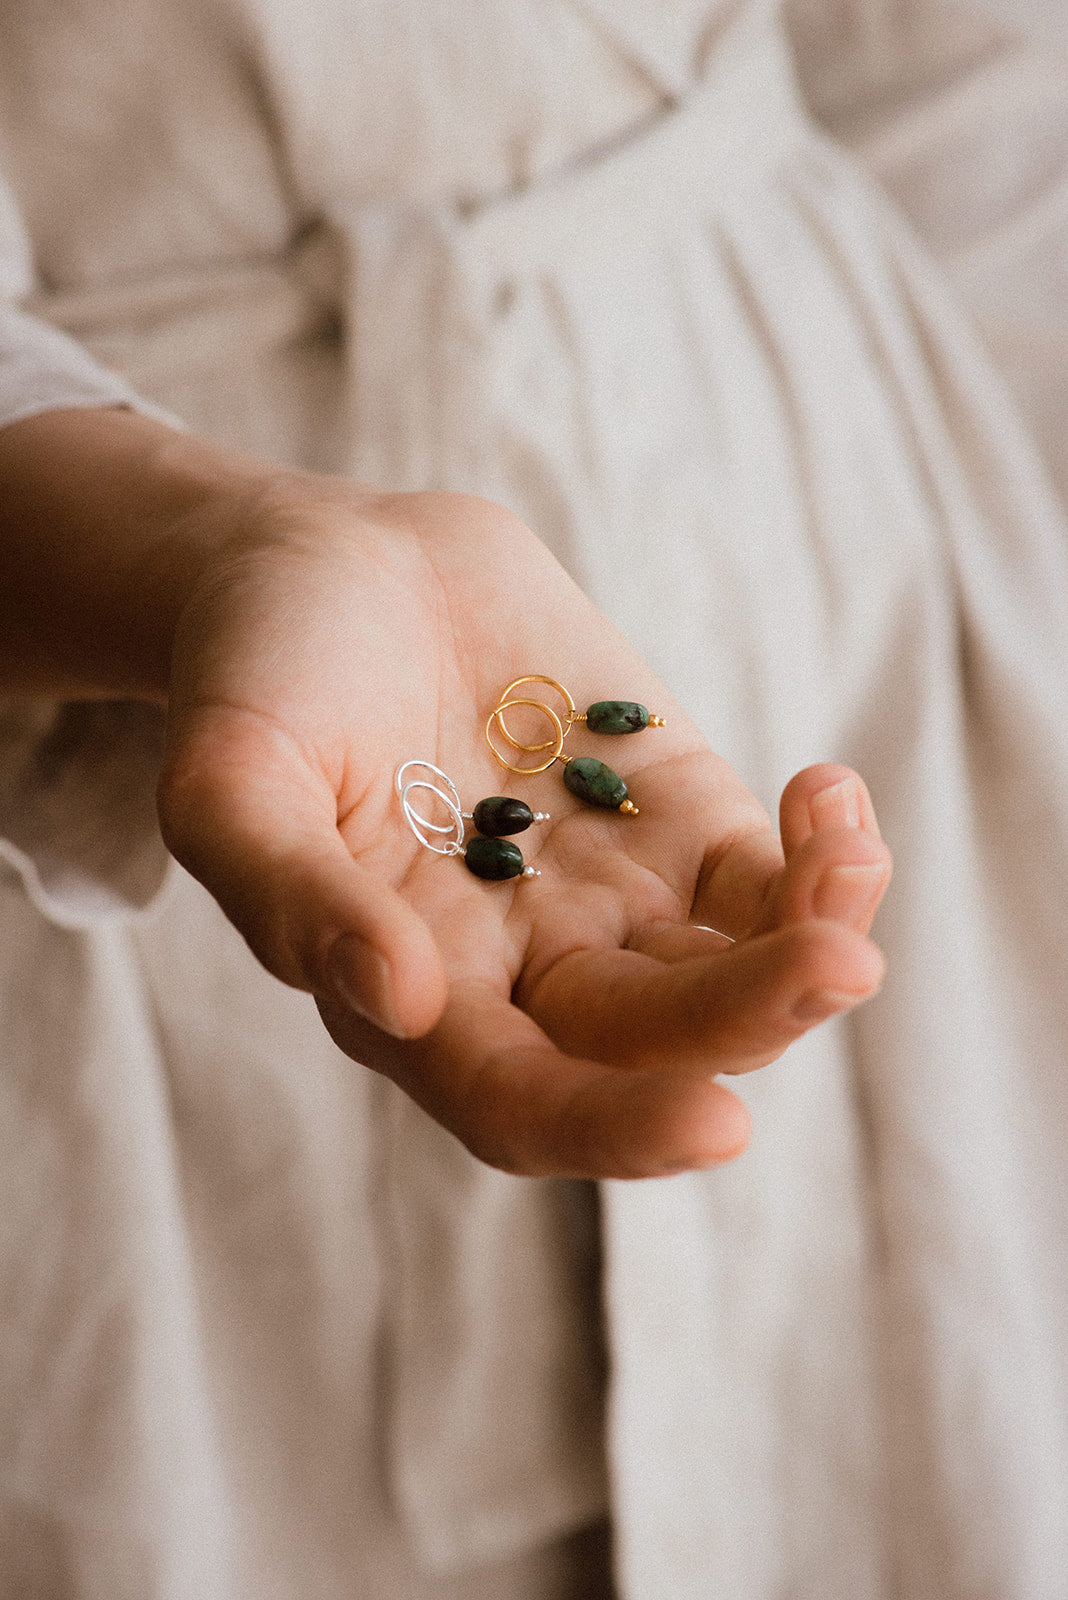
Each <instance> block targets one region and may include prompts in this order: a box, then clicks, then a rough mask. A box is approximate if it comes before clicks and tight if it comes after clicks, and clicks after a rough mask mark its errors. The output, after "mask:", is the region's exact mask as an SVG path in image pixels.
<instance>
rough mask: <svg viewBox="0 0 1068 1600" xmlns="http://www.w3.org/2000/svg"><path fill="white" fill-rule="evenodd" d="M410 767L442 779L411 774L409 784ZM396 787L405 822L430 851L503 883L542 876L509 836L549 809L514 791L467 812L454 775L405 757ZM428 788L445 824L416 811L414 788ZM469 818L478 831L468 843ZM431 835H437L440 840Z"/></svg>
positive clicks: (546, 816) (539, 819) (490, 798)
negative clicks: (537, 808)
mask: <svg viewBox="0 0 1068 1600" xmlns="http://www.w3.org/2000/svg"><path fill="white" fill-rule="evenodd" d="M410 767H422V768H424V769H425V770H426V771H429V772H432V773H434V775H435V777H437V778H438V779H440V783H435V782H434V781H433V779H431V778H412V779H410V780H409V781H408V782H407V783H406V782H405V781H404V775H405V773H406V772H407V771H408V769H409V768H410ZM393 786H394V789H395V790H396V792H397V794H398V796H399V797H400V803H401V809H402V810H403V812H404V816H405V820H406V821H407V823H408V826H409V828H411V830H412V832H413V833H414V835H415V837H416V838H417V839H418V840H419V843H420V844H421V845H424V846H425V847H426V849H427V850H433V852H434V854H435V855H439V856H459V855H462V856H463V858H464V864H465V865H466V867H467V868H468V870H469V871H470V872H473V873H474V874H475V877H476V878H486V879H489V880H491V881H495V882H502V881H504V880H505V879H508V878H540V877H541V873H540V872H538V871H537V869H536V868H535V867H530V866H526V865H525V864H524V861H523V852H522V851H521V850H520V848H519V846H518V845H514V844H511V843H510V842H509V840H508V838H507V837H506V835H508V834H514V833H522V832H524V830H525V829H527V828H529V827H530V826H531V825H532V823H535V822H548V820H549V813H548V812H547V811H532V810H531V809H530V807H529V806H528V805H527V804H526V802H525V801H523V800H516V799H514V798H513V797H512V796H511V795H500V794H495V795H488V796H487V797H486V799H484V800H480V801H479V802H478V804H477V805H476V807H475V809H474V811H473V812H472V811H463V810H461V807H460V794H459V791H458V789H457V787H456V785H455V784H454V783H453V781H452V779H451V778H450V777H449V776H448V775H447V774H446V773H444V772H442V770H441V768H440V767H436V766H435V765H434V763H433V762H432V761H405V762H403V763H402V765H401V766H399V767H398V768H397V770H396V772H395V774H394V776H393ZM419 789H422V790H425V791H426V792H427V793H429V794H430V795H432V796H433V797H434V798H435V799H436V800H437V801H438V802H439V803H440V804H441V805H442V806H443V807H444V808H445V812H446V813H447V815H448V819H449V820H448V821H447V822H445V823H441V822H434V821H432V819H431V818H430V817H426V816H424V815H423V814H422V812H420V811H417V810H416V808H415V805H414V804H413V802H412V798H411V796H412V791H413V790H419ZM465 820H466V821H471V822H473V823H474V824H475V827H476V828H478V829H479V830H480V831H479V833H477V834H475V835H474V836H473V837H472V838H471V839H469V840H468V841H467V844H466V846H465V844H464V834H465V831H466V830H465V828H464V822H465ZM430 834H436V835H439V836H440V838H439V840H438V842H435V840H434V839H432V838H430V837H429V835H430Z"/></svg>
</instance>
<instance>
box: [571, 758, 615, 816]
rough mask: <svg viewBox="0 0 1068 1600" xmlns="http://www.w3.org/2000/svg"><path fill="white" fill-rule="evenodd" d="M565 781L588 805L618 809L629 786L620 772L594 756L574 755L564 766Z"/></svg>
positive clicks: (612, 809) (572, 791)
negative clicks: (614, 770)
mask: <svg viewBox="0 0 1068 1600" xmlns="http://www.w3.org/2000/svg"><path fill="white" fill-rule="evenodd" d="M564 782H565V784H566V785H567V787H568V788H569V789H570V790H571V793H572V794H574V795H577V796H578V798H579V799H580V800H585V802H586V804H587V805H588V806H606V807H607V808H608V809H609V810H611V811H618V810H619V808H620V806H621V805H622V804H623V802H624V800H625V799H626V798H627V786H626V784H625V783H624V782H623V779H622V778H621V777H620V776H619V773H618V772H613V771H612V769H611V767H606V766H605V764H604V762H603V761H598V760H596V759H595V757H593V756H573V757H572V759H571V760H570V761H569V762H568V763H567V766H566V767H565V768H564Z"/></svg>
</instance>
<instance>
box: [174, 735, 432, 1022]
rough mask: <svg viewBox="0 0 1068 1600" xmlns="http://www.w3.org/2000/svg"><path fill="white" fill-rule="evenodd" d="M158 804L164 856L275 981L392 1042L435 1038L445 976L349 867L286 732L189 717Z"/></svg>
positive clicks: (333, 808)
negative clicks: (348, 1014)
mask: <svg viewBox="0 0 1068 1600" xmlns="http://www.w3.org/2000/svg"><path fill="white" fill-rule="evenodd" d="M158 798H159V813H160V826H161V828H162V831H163V837H164V840H165V842H166V844H167V846H168V848H169V849H170V851H171V852H172V854H173V855H174V856H176V857H177V859H178V860H179V861H180V862H181V863H182V865H183V866H184V867H185V868H186V869H187V870H188V871H189V872H191V873H192V874H193V876H194V877H195V878H197V879H198V880H199V881H200V882H201V883H202V884H203V885H204V887H205V888H206V889H207V890H208V891H209V893H211V894H212V895H213V896H214V897H215V899H216V900H217V901H218V902H219V904H220V906H221V907H222V909H223V910H224V911H225V913H226V915H227V916H228V917H229V919H230V921H231V922H232V923H233V924H234V926H235V927H236V928H237V929H238V931H239V932H240V933H241V934H242V935H243V936H244V938H245V939H246V941H247V942H248V944H249V946H250V948H251V949H252V951H253V953H254V954H255V955H256V956H257V957H258V959H259V960H260V961H261V962H262V963H263V965H264V966H265V967H266V968H267V970H268V971H269V972H271V973H273V974H274V976H275V977H276V978H280V979H281V980H282V982H283V983H288V984H291V985H293V986H294V987H295V988H298V989H309V990H311V991H312V992H313V993H314V994H316V995H318V996H319V997H321V998H327V999H331V1000H334V1001H335V1002H338V1003H340V1004H341V1005H343V1006H346V1007H347V1008H348V1009H350V1010H352V1011H355V1012H357V1013H358V1014H359V1015H360V1016H362V1017H364V1018H365V1019H366V1020H367V1021H369V1022H371V1023H373V1024H374V1025H375V1026H376V1027H378V1028H381V1029H383V1030H384V1031H385V1032H387V1033H390V1034H393V1035H394V1036H395V1037H398V1038H418V1037H419V1036H421V1035H422V1034H424V1033H426V1032H427V1031H428V1030H429V1029H430V1028H432V1027H433V1026H434V1024H435V1022H436V1021H437V1020H438V1018H439V1017H440V1015H441V1012H442V1010H443V1008H444V1005H445V975H444V971H443V968H442V964H441V958H440V955H439V954H438V950H437V947H436V945H435V943H434V940H433V938H432V936H431V934H430V930H429V929H428V928H427V926H426V924H425V923H424V922H423V921H422V919H421V918H420V917H419V916H418V915H417V914H416V913H415V911H413V910H412V908H411V906H410V905H409V904H408V903H407V901H405V900H404V899H402V897H401V896H400V895H399V894H398V893H397V892H396V890H395V889H394V888H393V887H392V886H391V885H390V884H389V883H388V882H387V881H386V880H385V879H384V877H382V876H381V875H380V874H379V872H378V871H376V870H375V869H373V868H369V867H366V866H364V865H361V863H360V862H358V861H357V860H355V859H354V858H353V857H352V855H351V854H350V852H349V850H348V848H347V846H346V844H345V842H344V840H343V839H342V837H341V835H340V833H339V832H338V827H337V802H336V797H335V795H334V793H333V790H332V788H331V786H330V785H329V783H328V782H327V781H326V779H325V777H324V776H323V774H322V773H319V772H316V771H314V770H313V768H312V767H311V766H310V765H309V763H308V761H307V759H306V758H305V756H304V755H303V753H302V752H301V750H300V748H299V745H298V744H297V742H296V741H295V740H294V739H292V738H291V736H290V735H289V734H288V733H286V732H285V730H284V729H281V728H279V727H276V726H275V725H273V724H272V723H270V721H269V720H268V719H260V718H258V717H256V716H253V715H252V714H251V713H244V712H233V713H231V712H221V711H220V712H218V713H211V712H209V713H207V714H205V713H201V712H197V713H194V714H193V716H192V718H189V719H184V726H183V727H181V729H180V730H175V733H174V735H173V736H172V740H171V745H170V749H169V753H168V757H167V761H166V763H165V766H164V771H163V775H162V778H161V780H160V786H159V796H158Z"/></svg>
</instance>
